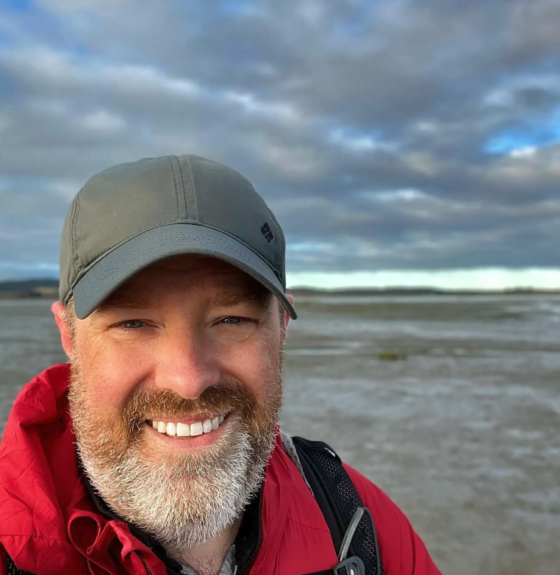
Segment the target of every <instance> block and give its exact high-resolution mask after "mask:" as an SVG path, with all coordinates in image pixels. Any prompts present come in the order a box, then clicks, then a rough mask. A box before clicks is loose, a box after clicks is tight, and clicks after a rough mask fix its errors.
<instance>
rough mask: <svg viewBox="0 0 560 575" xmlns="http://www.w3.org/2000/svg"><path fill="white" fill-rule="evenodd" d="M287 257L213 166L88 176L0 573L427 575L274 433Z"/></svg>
mask: <svg viewBox="0 0 560 575" xmlns="http://www.w3.org/2000/svg"><path fill="white" fill-rule="evenodd" d="M284 253H285V246H284V236H283V234H282V230H281V228H280V227H279V225H278V223H277V221H276V219H275V217H274V215H273V214H272V212H270V210H269V209H268V207H267V206H266V204H265V203H264V201H263V200H262V198H261V197H260V196H259V195H258V194H257V193H256V192H255V190H254V189H253V187H252V186H251V184H250V183H249V182H248V181H247V180H246V179H245V178H244V177H243V176H241V175H240V174H238V173H237V172H235V171H234V170H231V169H230V168H227V167H226V166H223V165H220V164H217V163H215V162H211V161H209V160H205V159H203V158H199V157H196V156H180V157H176V156H167V157H163V158H156V159H147V160H141V161H139V162H135V163H130V164H121V165H118V166H115V167H113V168H110V169H109V170H106V171H104V172H102V173H101V174H98V175H97V176H94V177H93V178H92V179H91V180H90V181H89V182H88V183H87V184H86V185H85V186H84V188H83V189H82V190H81V191H80V192H79V194H78V195H77V196H76V198H75V200H74V202H73V203H72V206H71V209H70V211H69V214H68V217H67V219H66V223H65V227H64V231H63V237H62V246H61V280H60V301H59V302H57V303H55V304H54V305H53V308H52V309H53V313H54V316H55V319H56V322H57V325H58V327H59V329H60V334H61V340H62V346H63V348H64V351H65V352H66V354H67V355H68V358H69V364H68V365H58V366H53V367H52V368H50V369H48V370H46V371H45V372H43V373H42V374H40V375H38V376H37V377H36V378H35V379H34V380H33V381H31V382H30V383H29V384H27V385H26V386H25V387H24V388H23V390H22V391H21V392H20V394H19V396H18V398H17V399H16V402H15V404H14V407H13V409H12V412H11V414H10V417H9V420H8V423H7V426H6V430H5V433H4V436H3V439H2V446H1V448H0V573H9V574H16V573H32V574H35V575H55V574H56V575H60V574H61V573H62V574H66V573H68V574H72V575H82V574H83V575H85V574H88V573H92V574H96V575H97V574H105V573H108V574H111V575H120V574H124V573H127V574H133V573H144V574H151V575H164V574H166V573H170V574H179V573H187V574H196V575H218V574H234V573H235V574H237V575H241V574H249V573H250V574H253V575H255V574H261V575H271V574H275V575H304V574H308V573H315V574H321V573H337V574H340V575H359V574H361V575H365V574H367V575H370V574H372V575H380V574H381V573H383V572H384V573H385V574H386V575H424V574H437V573H438V571H437V569H436V567H435V566H434V565H433V563H432V561H431V559H430V557H429V555H428V553H427V551H426V549H425V547H424V545H423V543H422V542H421V540H420V539H419V537H418V536H417V534H416V533H415V532H414V530H413V529H412V527H411V526H410V524H409V522H408V521H407V519H406V518H405V517H404V515H403V514H402V513H401V512H400V510H399V509H398V508H397V507H396V506H395V505H394V504H393V503H392V502H391V501H390V499H388V497H387V496H386V495H385V494H384V493H383V492H382V491H381V490H380V489H379V488H377V487H376V486H374V485H373V484H371V483H370V482H369V481H368V480H367V479H365V478H364V477H363V476H361V475H360V474H359V473H357V472H356V471H355V470H353V469H351V468H349V467H347V466H343V465H342V463H341V462H340V460H339V459H338V457H337V456H336V455H335V454H334V453H333V452H332V450H330V448H328V446H325V445H324V444H319V443H313V442H306V441H305V440H299V439H298V440H292V439H291V438H290V437H288V436H286V435H285V434H283V433H282V432H280V430H279V427H278V419H279V411H280V407H281V400H282V365H283V358H284V356H283V349H284V340H285V337H286V327H287V324H288V321H289V319H290V317H291V318H292V319H295V318H296V312H295V309H294V307H293V299H292V298H291V296H288V295H286V293H285V287H286V283H285V269H284V265H285V264H284ZM346 543H348V545H347V544H346Z"/></svg>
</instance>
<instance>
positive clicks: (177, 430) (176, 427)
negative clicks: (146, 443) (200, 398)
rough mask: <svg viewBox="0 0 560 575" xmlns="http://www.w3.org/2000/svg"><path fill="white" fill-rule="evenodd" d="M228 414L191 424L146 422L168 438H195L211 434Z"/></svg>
mask: <svg viewBox="0 0 560 575" xmlns="http://www.w3.org/2000/svg"><path fill="white" fill-rule="evenodd" d="M228 415H229V413H224V414H222V415H216V416H215V417H213V418H211V419H210V418H208V419H201V420H200V421H195V422H192V423H183V422H182V421H162V420H157V419H153V420H148V422H147V423H148V424H149V425H151V426H152V427H153V428H154V429H155V430H156V431H158V432H159V433H161V434H162V435H167V436H168V437H196V436H197V435H203V434H205V433H211V432H212V431H216V430H217V429H219V428H220V426H221V425H222V423H223V422H224V419H225V418H226V417H227V416H228Z"/></svg>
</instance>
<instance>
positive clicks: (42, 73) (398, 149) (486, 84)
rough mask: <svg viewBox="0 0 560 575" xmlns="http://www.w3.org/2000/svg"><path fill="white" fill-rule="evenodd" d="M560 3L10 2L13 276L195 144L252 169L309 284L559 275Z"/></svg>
mask: <svg viewBox="0 0 560 575" xmlns="http://www.w3.org/2000/svg"><path fill="white" fill-rule="evenodd" d="M559 28H560V2H558V0H473V1H469V2H465V1H464V0H422V1H420V0H323V1H318V0H305V1H304V2H302V1H300V0H283V1H282V2H271V1H267V0H258V1H253V2H248V1H244V0H222V1H215V0H204V1H192V0H158V1H157V2H140V1H139V0H3V1H2V3H0V280H2V279H13V278H25V277H57V274H58V250H59V241H60V234H61V230H62V225H63V221H64V218H65V216H66V212H67V210H68V208H69V205H70V202H71V200H72V198H73V197H74V195H75V194H76V193H77V192H78V191H79V189H80V188H81V187H82V185H83V184H84V183H85V182H86V181H87V179H88V178H90V177H91V176H92V175H94V174H95V173H97V172H99V171H101V170H103V169H105V168H107V167H109V166H111V165H114V164H118V163H121V162H127V161H134V160H137V159H140V158H143V157H154V156H160V155H164V154H183V153H194V154H198V155H201V156H205V157H208V158H211V159H213V160H216V161H219V162H223V163H225V164H227V165H229V166H231V167H233V168H235V169H237V170H239V171H240V172H241V173H242V174H244V175H245V176H246V177H248V178H249V180H251V182H252V183H253V184H254V186H255V188H256V189H257V191H258V192H259V193H260V194H261V195H262V196H263V197H264V198H265V200H266V202H267V203H268V205H269V206H270V207H271V209H272V210H273V212H274V213H275V214H276V215H277V218H278V220H279V222H280V224H281V226H282V228H283V229H284V233H285V235H286V240H287V256H286V257H287V276H288V286H289V287H295V286H310V287H325V288H329V287H350V286H360V287H368V286H375V287H382V286H397V285H401V286H433V287H446V288H450V289H453V288H469V289H472V288H484V289H501V288H511V287H534V288H555V287H556V288H558V287H560V256H559V251H560V250H559V239H560V73H559V71H560V33H558V30H559Z"/></svg>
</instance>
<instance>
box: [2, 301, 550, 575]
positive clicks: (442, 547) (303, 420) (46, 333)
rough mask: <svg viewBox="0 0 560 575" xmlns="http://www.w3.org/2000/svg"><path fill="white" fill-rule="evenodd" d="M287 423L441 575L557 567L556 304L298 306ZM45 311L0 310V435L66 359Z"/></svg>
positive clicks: (36, 307) (40, 307)
mask: <svg viewBox="0 0 560 575" xmlns="http://www.w3.org/2000/svg"><path fill="white" fill-rule="evenodd" d="M297 304H298V305H297V307H298V312H299V319H298V320H297V321H296V322H293V323H291V324H290V327H289V333H288V342H287V350H286V366H285V378H284V379H285V396H284V408H283V412H282V425H283V427H284V429H285V430H286V431H288V432H289V433H291V434H293V435H302V436H304V437H308V438H310V439H321V440H323V441H327V442H328V443H330V444H331V445H332V446H333V447H334V448H335V449H336V450H338V452H339V453H340V455H341V456H342V457H343V459H345V460H346V461H347V462H348V463H350V464H351V465H353V466H355V467H356V468H357V469H359V470H360V471H361V472H363V473H364V474H365V475H366V476H368V477H369V478H370V479H371V480H373V481H374V482H375V483H377V484H378V485H379V486H380V487H382V488H383V489H384V490H385V491H387V492H388V493H389V495H390V496H391V497H392V498H393V499H394V500H395V501H396V502H397V504H398V505H399V506H400V507H401V508H402V509H403V510H404V512H405V513H406V514H407V515H408V517H409V518H410V520H411V521H412V523H413V525H414V527H415V528H416V529H417V531H419V533H420V535H421V536H422V538H423V539H424V541H425V542H426V544H427V545H428V548H429V549H430V551H431V554H432V556H433V557H434V559H435V560H436V562H437V564H438V566H439V567H440V569H441V570H442V572H443V573H446V574H447V575H467V574H469V575H471V574H472V573H484V574H485V575H506V574H507V575H527V574H528V573H531V575H558V573H559V572H560V567H559V565H560V544H559V541H560V481H559V479H560V439H559V438H560V297H544V296H543V297H541V296H539V297H537V296H532V297H521V296H507V297H498V296H496V297H481V296H476V297H450V296H445V297H439V296H437V297H434V296H430V297H418V296H417V297H398V298H388V297H385V298H384V297H338V296H328V297H327V296H306V297H300V298H299V300H298V302H297ZM64 359H65V358H64V356H63V354H62V352H61V350H60V344H59V340H58V337H57V330H56V326H55V324H54V321H53V320H52V319H51V315H50V311H49V303H48V302H45V301H18V302H9V301H0V410H1V412H0V426H1V427H3V425H4V421H5V419H6V417H7V415H8V413H9V410H10V406H11V403H12V401H13V399H14V397H15V395H16V394H17V392H18V390H19V389H20V388H21V386H22V384H23V383H25V382H26V381H28V380H29V379H30V378H31V377H32V376H33V375H35V374H36V373H37V372H39V371H40V370H42V369H44V368H45V367H47V366H48V365H50V364H52V363H56V362H59V361H64Z"/></svg>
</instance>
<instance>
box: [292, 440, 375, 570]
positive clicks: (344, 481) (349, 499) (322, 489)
mask: <svg viewBox="0 0 560 575" xmlns="http://www.w3.org/2000/svg"><path fill="white" fill-rule="evenodd" d="M292 440H293V442H294V445H295V447H296V450H297V454H298V456H299V459H300V462H301V465H302V467H303V471H304V473H305V477H306V479H307V481H308V483H309V485H310V487H311V490H312V491H313V494H314V495H315V499H316V501H317V504H318V505H319V507H320V508H321V511H322V512H323V515H324V517H325V521H326V523H327V525H328V527H329V529H330V532H331V536H332V540H333V543H334V547H335V549H336V552H337V553H339V551H340V548H341V545H342V541H343V538H344V534H345V533H346V531H347V529H348V526H349V525H350V523H351V522H352V518H353V517H354V514H355V513H356V511H357V510H358V509H359V508H361V507H363V503H362V500H361V498H360V496H359V494H358V492H357V490H356V487H355V486H354V484H353V483H352V480H351V479H350V477H349V476H348V473H347V472H346V470H345V469H344V467H343V465H342V461H341V460H340V457H338V455H337V454H336V453H335V451H334V450H333V449H332V448H331V447H330V446H328V445H327V444H326V443H323V442H321V441H309V440H308V439H303V438H302V437H293V438H292ZM347 556H348V557H349V558H350V559H348V561H351V559H352V558H355V557H358V558H359V559H361V560H362V561H363V564H364V566H365V573H366V575H383V566H382V564H381V556H380V553H379V545H378V541H377V533H376V531H375V524H374V522H373V518H372V517H371V513H369V511H368V512H366V513H364V516H363V517H362V519H361V520H360V522H359V523H358V527H357V528H356V531H355V533H354V536H353V538H352V541H351V543H350V548H349V551H348V555H347ZM340 565H342V564H340ZM343 569H345V571H346V573H348V574H349V573H350V572H351V571H350V568H346V567H344V566H342V569H340V570H339V572H340V573H344V571H343ZM323 573H325V574H327V573H331V574H332V573H333V571H332V570H331V571H324V572H319V573H316V574H313V575H322V574H323ZM356 573H357V571H356Z"/></svg>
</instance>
